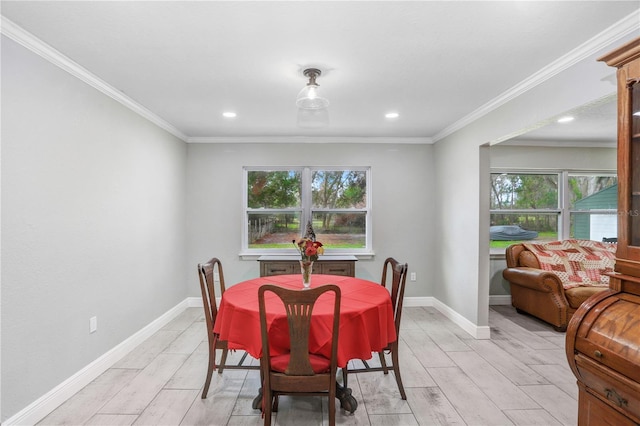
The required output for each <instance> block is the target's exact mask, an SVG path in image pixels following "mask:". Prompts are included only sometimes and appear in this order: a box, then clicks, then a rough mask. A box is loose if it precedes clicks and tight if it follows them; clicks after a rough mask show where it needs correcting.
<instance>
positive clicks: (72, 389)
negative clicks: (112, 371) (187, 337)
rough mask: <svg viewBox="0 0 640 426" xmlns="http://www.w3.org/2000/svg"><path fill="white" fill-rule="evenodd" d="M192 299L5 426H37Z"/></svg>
mask: <svg viewBox="0 0 640 426" xmlns="http://www.w3.org/2000/svg"><path fill="white" fill-rule="evenodd" d="M191 299H197V298H187V299H185V300H183V301H182V302H180V303H178V304H177V305H176V306H174V307H173V308H171V309H170V310H168V311H167V312H165V313H164V314H163V315H161V316H160V317H159V318H157V319H156V320H154V321H152V322H151V323H150V324H148V325H147V326H146V327H144V328H143V329H142V330H140V331H138V332H137V333H135V334H134V335H132V336H131V337H129V338H128V339H126V340H125V341H123V342H122V343H120V344H119V345H117V346H116V347H114V348H113V349H111V350H110V351H108V352H106V353H105V354H104V355H102V356H100V357H99V358H98V359H96V360H95V361H93V362H92V363H91V364H89V365H87V366H86V367H84V368H83V369H82V370H80V371H78V372H77V373H76V374H74V375H73V376H71V377H69V378H68V379H67V380H65V381H64V382H62V383H60V384H59V385H58V386H56V387H55V388H53V389H52V390H50V391H49V392H47V393H46V394H45V395H43V396H42V397H40V398H38V399H37V400H36V401H34V402H33V403H31V404H29V405H28V406H27V407H25V408H24V409H23V410H21V411H19V412H18V413H17V414H15V415H14V416H12V417H10V418H9V419H7V420H6V421H4V422H3V423H2V424H3V425H4V426H10V425H35V424H36V423H38V422H39V421H40V420H42V419H43V418H45V417H46V416H47V415H48V414H49V413H50V412H52V411H53V410H54V409H56V408H57V407H58V406H60V404H62V403H63V402H65V401H66V400H67V399H69V398H71V397H72V396H73V395H74V394H76V393H77V392H78V391H80V390H81V389H82V388H84V387H85V386H86V385H88V384H89V383H91V381H93V380H94V379H95V378H96V377H98V376H99V375H101V374H102V373H104V372H105V371H106V370H107V369H109V368H110V367H111V366H112V365H114V364H115V363H116V362H118V361H119V360H120V359H121V358H122V357H124V356H125V355H126V354H128V353H129V352H131V351H132V350H133V349H134V348H135V347H136V346H138V345H139V344H141V343H142V342H143V341H145V340H146V339H148V338H149V337H151V336H152V335H153V334H154V333H155V332H156V331H158V330H160V329H161V328H162V327H164V326H165V325H167V324H168V323H169V322H170V321H171V320H172V319H174V318H175V317H177V316H178V315H179V314H180V313H181V312H182V311H184V310H185V309H186V308H187V307H189V306H191V303H194V302H193V301H192V300H191ZM200 306H202V300H200Z"/></svg>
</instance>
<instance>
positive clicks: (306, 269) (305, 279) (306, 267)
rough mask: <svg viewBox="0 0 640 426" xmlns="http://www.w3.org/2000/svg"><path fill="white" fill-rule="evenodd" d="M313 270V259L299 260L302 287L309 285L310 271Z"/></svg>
mask: <svg viewBox="0 0 640 426" xmlns="http://www.w3.org/2000/svg"><path fill="white" fill-rule="evenodd" d="M312 270H313V261H310V260H301V261H300V271H301V272H302V287H303V288H305V289H306V288H309V287H311V271H312Z"/></svg>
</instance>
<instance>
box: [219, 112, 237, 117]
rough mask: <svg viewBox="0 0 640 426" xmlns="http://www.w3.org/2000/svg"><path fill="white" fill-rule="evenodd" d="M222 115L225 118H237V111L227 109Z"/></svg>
mask: <svg viewBox="0 0 640 426" xmlns="http://www.w3.org/2000/svg"><path fill="white" fill-rule="evenodd" d="M222 116H223V117H224V118H236V113H235V112H231V111H227V112H223V113H222Z"/></svg>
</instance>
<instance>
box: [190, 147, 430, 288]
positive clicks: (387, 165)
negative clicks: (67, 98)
mask: <svg viewBox="0 0 640 426" xmlns="http://www.w3.org/2000/svg"><path fill="white" fill-rule="evenodd" d="M432 148H433V147H432V146H431V145H407V144H404V145H403V144H399V145H396V144H393V145H389V144H375V143H362V144H360V143H359V144H286V143H283V144H233V143H229V144H190V145H189V148H188V182H187V187H188V188H189V193H188V246H189V249H188V262H187V263H188V271H187V274H188V276H189V289H190V290H189V291H190V294H191V295H192V296H196V295H198V294H199V287H198V281H197V273H196V265H197V263H199V262H203V261H206V260H208V259H209V258H211V257H213V256H216V257H219V258H220V259H221V260H222V262H223V265H224V274H225V281H226V284H227V286H229V285H232V284H233V283H235V282H238V281H241V280H244V279H247V278H253V277H257V276H259V267H258V262H257V261H255V260H241V259H240V258H239V256H238V254H239V253H240V247H241V240H240V235H241V230H242V221H243V206H242V189H243V187H242V167H243V166H257V165H260V166H264V165H266V166H271V165H285V166H300V165H308V166H371V181H372V182H371V185H372V189H373V194H372V203H373V218H372V221H373V249H374V251H375V258H374V259H371V260H359V261H358V262H356V275H357V276H359V277H362V278H366V279H371V280H374V281H379V279H380V275H381V272H382V262H383V261H384V259H385V258H386V257H388V256H393V257H395V258H396V259H398V260H400V261H402V262H407V263H408V264H409V271H410V272H416V274H417V278H418V279H417V281H416V282H409V281H408V282H407V289H406V294H407V296H428V295H431V294H432V288H433V285H434V281H433V278H432V271H433V267H434V264H433V262H434V258H435V256H436V252H437V250H438V247H436V246H435V245H434V244H433V235H434V233H435V229H434V228H435V227H436V224H435V222H434V216H433V187H434V184H435V183H434V181H435V175H434V173H433V170H434V167H433V155H432Z"/></svg>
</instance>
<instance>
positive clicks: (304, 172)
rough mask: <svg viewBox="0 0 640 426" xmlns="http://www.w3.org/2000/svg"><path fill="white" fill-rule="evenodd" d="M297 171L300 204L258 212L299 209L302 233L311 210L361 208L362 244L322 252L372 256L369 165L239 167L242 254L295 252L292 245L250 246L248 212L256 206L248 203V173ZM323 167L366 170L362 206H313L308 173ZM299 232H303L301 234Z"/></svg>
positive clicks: (259, 254)
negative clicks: (283, 246) (300, 184)
mask: <svg viewBox="0 0 640 426" xmlns="http://www.w3.org/2000/svg"><path fill="white" fill-rule="evenodd" d="M291 170H295V171H299V172H300V173H301V182H302V188H301V194H300V202H301V206H300V207H296V208H288V209H260V212H265V213H269V212H275V211H277V212H299V213H300V224H301V225H300V226H301V230H300V231H301V233H303V234H304V232H305V228H306V223H307V222H308V221H309V219H311V217H312V216H313V213H314V212H328V211H330V212H336V213H357V212H364V213H365V221H366V226H365V233H366V235H365V247H363V248H359V249H356V248H349V249H339V248H330V247H327V248H326V250H325V255H341V254H343V255H356V256H358V255H359V256H372V255H373V236H372V230H373V225H372V216H373V215H372V212H371V206H372V201H371V194H372V193H373V191H372V189H371V182H372V180H371V167H370V166H325V167H323V166H244V167H243V170H242V211H243V221H242V248H241V253H240V255H241V256H249V257H253V256H261V255H296V254H298V251H297V250H296V248H295V247H293V245H292V246H291V248H290V249H252V248H249V235H248V232H249V229H248V222H249V214H250V213H252V212H256V211H257V209H250V208H248V206H247V203H248V199H247V185H248V173H249V172H251V171H291ZM317 170H323V171H340V170H353V171H361V172H365V177H366V179H367V187H366V206H365V207H364V208H349V209H322V208H313V207H312V188H311V176H312V174H313V172H314V171H317ZM301 236H302V235H301Z"/></svg>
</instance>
